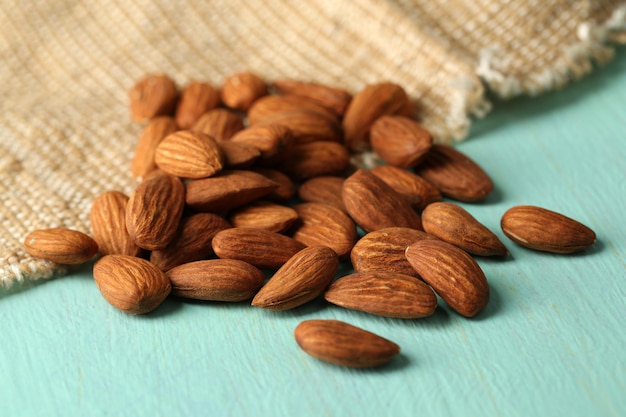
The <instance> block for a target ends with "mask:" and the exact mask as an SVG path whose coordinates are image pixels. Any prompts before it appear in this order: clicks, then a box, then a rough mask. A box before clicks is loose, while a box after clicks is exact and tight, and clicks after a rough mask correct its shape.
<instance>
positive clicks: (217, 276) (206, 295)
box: [166, 259, 265, 303]
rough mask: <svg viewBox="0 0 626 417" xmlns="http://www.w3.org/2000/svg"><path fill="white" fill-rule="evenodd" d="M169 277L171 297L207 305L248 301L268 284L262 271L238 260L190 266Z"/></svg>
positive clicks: (169, 273) (213, 260)
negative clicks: (207, 302)
mask: <svg viewBox="0 0 626 417" xmlns="http://www.w3.org/2000/svg"><path fill="white" fill-rule="evenodd" d="M166 275H167V277H168V278H169V280H170V281H171V282H172V295H175V296H178V297H184V298H192V299H195V300H206V301H226V302H233V303H235V302H240V301H245V300H249V299H251V298H252V297H254V295H255V294H256V293H257V291H259V289H260V288H261V287H262V286H263V284H264V283H265V275H264V274H263V272H261V270H259V269H258V268H255V267H254V266H252V265H250V264H249V263H246V262H243V261H238V260H235V259H209V260H205V261H197V262H190V263H186V264H183V265H179V266H177V267H175V268H172V269H170V270H169V271H167V273H166Z"/></svg>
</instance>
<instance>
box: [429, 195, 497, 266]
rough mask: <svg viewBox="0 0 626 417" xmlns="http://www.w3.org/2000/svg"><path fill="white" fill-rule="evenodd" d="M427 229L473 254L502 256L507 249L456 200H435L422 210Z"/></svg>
mask: <svg viewBox="0 0 626 417" xmlns="http://www.w3.org/2000/svg"><path fill="white" fill-rule="evenodd" d="M422 225H423V226H424V230H425V231H426V232H427V233H430V234H431V235H433V236H436V237H438V238H439V239H441V240H443V241H445V242H448V243H452V244H453V245H455V246H458V247H459V248H461V249H463V250H464V251H466V252H468V253H470V254H472V255H480V256H504V255H506V254H508V253H509V251H508V250H507V249H506V247H505V246H504V245H503V244H502V242H501V241H500V239H498V237H497V236H496V235H495V234H494V233H493V232H492V231H491V230H489V229H488V228H487V227H486V226H484V225H483V224H482V223H480V222H479V221H478V220H476V218H474V216H472V215H471V214H469V213H468V212H467V211H466V210H465V209H464V208H463V207H461V206H459V205H458V204H454V203H448V202H437V203H432V204H430V205H428V206H427V207H426V208H425V209H424V211H423V212H422Z"/></svg>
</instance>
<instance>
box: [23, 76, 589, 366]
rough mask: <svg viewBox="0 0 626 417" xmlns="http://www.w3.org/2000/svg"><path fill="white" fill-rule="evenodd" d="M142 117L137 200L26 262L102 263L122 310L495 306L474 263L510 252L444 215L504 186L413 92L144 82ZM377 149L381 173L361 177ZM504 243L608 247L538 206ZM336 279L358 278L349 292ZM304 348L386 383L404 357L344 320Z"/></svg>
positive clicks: (41, 243)
mask: <svg viewBox="0 0 626 417" xmlns="http://www.w3.org/2000/svg"><path fill="white" fill-rule="evenodd" d="M130 111H131V116H132V118H133V120H134V121H136V122H141V123H145V127H144V130H143V133H142V135H141V137H140V138H139V140H138V143H137V147H136V153H135V156H134V158H133V160H132V163H131V167H130V171H131V173H132V175H133V176H134V177H135V178H137V179H138V185H137V186H136V188H135V189H134V191H133V192H132V194H130V195H129V196H127V195H125V194H123V193H121V192H119V191H115V190H111V191H108V192H105V193H104V194H102V195H101V196H99V197H98V198H97V199H96V200H95V201H94V202H93V206H92V209H91V213H90V215H91V226H92V234H91V236H88V235H86V234H83V233H81V232H78V231H75V230H69V229H58V228H57V229H47V230H37V231H33V232H32V233H30V234H29V235H28V236H27V237H26V238H25V241H24V244H25V247H26V250H27V251H28V253H30V254H31V255H33V256H36V257H40V258H44V259H48V260H51V261H54V262H58V263H62V264H79V263H84V262H88V261H90V260H92V258H94V256H95V255H96V254H97V253H99V254H100V257H99V259H98V260H97V261H96V262H95V264H94V269H93V274H94V279H95V282H96V284H97V287H98V288H99V290H100V292H101V293H102V295H103V296H104V298H105V299H106V300H107V301H108V302H109V303H110V304H112V305H113V306H115V307H117V308H118V309H120V310H122V311H124V312H127V313H130V314H144V313H148V312H150V311H152V310H154V309H155V308H157V307H158V306H159V305H160V304H161V303H162V302H163V300H165V299H166V298H167V297H168V296H170V295H173V296H178V297H186V298H192V299H198V300H211V301H222V302H241V301H251V304H252V306H255V307H259V308H264V309H269V310H287V309H292V308H296V307H298V306H301V305H303V304H305V303H307V302H310V301H312V300H314V299H317V298H318V297H323V298H324V299H325V300H326V301H328V303H330V304H334V305H336V306H340V307H343V308H348V309H354V310H359V311H363V312H367V313H370V314H374V315H379V316H385V317H393V318H398V319H417V318H421V317H428V316H430V315H432V314H433V313H434V312H435V310H436V308H437V303H438V298H437V295H439V297H440V298H441V299H442V300H443V301H444V302H445V303H446V304H447V305H448V306H449V308H451V309H452V310H454V311H456V312H457V313H458V314H460V315H462V316H465V317H472V316H475V315H476V314H478V313H479V312H480V311H481V310H483V309H484V308H485V306H486V305H487V303H488V301H489V284H488V282H487V279H486V277H485V274H484V273H483V271H482V269H481V268H480V266H479V265H478V263H477V262H476V261H475V259H474V258H475V257H477V256H500V257H502V256H506V255H507V254H508V250H507V248H506V247H505V246H504V245H503V243H502V242H501V241H500V240H499V239H498V237H497V236H496V235H495V234H494V233H493V232H492V231H490V230H489V229H488V228H487V227H485V226H484V225H482V224H481V223H479V222H478V221H477V220H476V219H475V218H474V217H473V216H472V215H471V214H470V213H468V212H467V211H466V210H465V209H464V208H463V207H461V206H460V205H458V204H456V203H454V202H450V201H444V198H445V199H447V200H453V201H460V202H474V201H479V200H482V199H484V198H485V197H487V196H488V195H489V194H490V192H491V191H492V189H493V183H492V180H491V178H490V177H489V176H488V175H487V173H486V172H485V171H484V170H483V169H482V168H481V167H480V166H479V165H478V164H477V163H476V162H475V161H473V160H472V159H471V158H469V157H468V156H467V155H465V154H463V153H461V152H460V151H459V150H457V149H456V148H454V147H452V146H449V145H443V144H436V143H433V138H432V136H431V135H430V133H429V132H428V131H427V130H426V129H424V128H423V127H422V126H421V125H420V124H419V123H418V121H417V120H416V119H414V118H413V117H414V116H413V115H414V109H413V105H412V102H411V101H410V100H409V98H408V96H407V94H406V92H405V91H404V89H403V88H402V87H401V86H399V85H396V84H393V83H389V82H384V83H378V84H372V85H368V86H366V87H365V88H364V89H363V90H362V91H360V92H358V93H357V94H356V95H354V96H352V95H351V94H350V93H349V92H347V91H345V90H342V89H340V88H335V87H329V86H326V85H321V84H316V83H310V82H301V81H295V80H280V81H275V82H273V83H272V84H271V85H268V84H267V83H266V82H265V81H264V80H263V79H261V78H259V77H258V76H256V75H255V74H253V73H239V74H234V75H232V76H230V77H228V78H226V79H225V80H224V82H223V84H222V86H221V87H220V88H219V89H216V88H214V87H213V86H211V85H209V84H207V83H203V82H191V83H189V84H188V85H186V86H185V87H184V88H183V89H182V90H180V89H179V88H178V86H177V85H176V84H175V83H174V81H173V80H172V79H171V78H169V77H168V76H165V75H149V76H147V77H145V78H144V79H142V80H140V81H139V82H137V84H136V85H135V86H133V88H132V89H131V91H130ZM370 150H373V151H374V153H375V154H376V155H377V157H378V158H380V159H381V160H382V161H383V162H384V163H381V164H376V165H377V166H375V167H371V169H369V170H368V169H365V168H363V167H357V166H354V162H353V161H354V160H356V159H358V156H359V155H362V152H364V151H370ZM501 226H502V231H503V232H504V234H505V235H506V236H507V237H509V238H510V239H511V240H513V241H514V242H516V243H517V244H519V245H522V246H525V247H528V248H531V249H535V250H540V251H548V252H554V253H572V252H576V251H580V250H583V249H585V248H587V247H589V246H590V245H592V244H593V242H594V241H595V238H596V237H595V234H594V232H593V231H592V230H591V229H589V228H588V227H586V226H584V225H583V224H581V223H579V222H577V221H575V220H573V219H571V218H568V217H566V216H564V215H562V214H559V213H556V212H553V211H550V210H547V209H544V208H540V207H534V206H517V207H513V208H511V209H510V210H508V211H507V212H506V213H504V215H503V216H502V219H501ZM341 263H344V264H349V266H351V269H352V270H353V271H354V272H353V273H350V274H348V275H345V276H341V277H336V275H337V274H338V271H339V266H340V264H341ZM342 270H346V268H343V269H342ZM268 276H269V279H266V277H268ZM295 338H296V341H297V343H298V344H299V345H300V347H301V348H302V349H303V350H304V351H306V352H307V353H309V354H310V355H312V356H314V357H317V358H319V359H322V360H325V361H328V362H331V363H336V364H339V365H344V366H354V367H371V366H378V365H381V364H384V363H386V362H388V361H389V360H391V359H392V358H393V357H394V356H395V355H396V354H398V352H399V350H400V348H399V347H398V345H396V344H395V343H393V342H391V341H389V340H387V339H384V338H382V337H380V336H378V335H376V334H373V333H371V332H368V331H366V330H364V329H360V328H357V327H354V326H352V325H350V324H348V323H343V322H339V321H336V320H307V321H304V322H302V323H301V324H300V325H299V326H297V328H296V329H295Z"/></svg>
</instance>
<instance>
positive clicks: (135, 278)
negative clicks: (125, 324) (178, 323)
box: [93, 255, 172, 314]
mask: <svg viewBox="0 0 626 417" xmlns="http://www.w3.org/2000/svg"><path fill="white" fill-rule="evenodd" d="M93 278H94V281H95V282H96V285H97V286H98V289H99V290H100V293H101V294H102V296H103V297H104V298H105V299H106V300H107V301H108V302H109V303H110V304H111V305H112V306H113V307H115V308H117V309H119V310H122V311H123V312H125V313H129V314H145V313H149V312H151V311H153V310H154V309H155V308H157V307H158V306H159V305H160V304H161V303H162V302H163V300H165V298H167V296H168V295H169V294H170V291H171V289H172V287H171V284H170V280H169V279H168V278H167V277H166V276H165V274H164V273H163V272H162V271H161V270H160V269H159V268H157V267H156V266H154V265H152V264H151V263H150V262H148V261H146V260H145V259H142V258H137V257H134V256H128V255H107V256H104V257H102V258H100V259H99V260H98V261H97V262H96V263H95V265H94V267H93Z"/></svg>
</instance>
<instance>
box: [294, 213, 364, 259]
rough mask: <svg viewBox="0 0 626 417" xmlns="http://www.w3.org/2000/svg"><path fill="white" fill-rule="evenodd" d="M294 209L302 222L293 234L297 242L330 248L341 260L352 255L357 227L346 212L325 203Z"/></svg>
mask: <svg viewBox="0 0 626 417" xmlns="http://www.w3.org/2000/svg"><path fill="white" fill-rule="evenodd" d="M293 209H294V210H295V211H296V213H297V215H298V219H299V220H300V225H299V226H298V227H297V228H296V229H295V231H294V232H293V234H292V237H293V238H294V239H295V240H297V241H298V242H301V243H304V244H305V245H307V246H315V245H322V246H328V247H329V248H331V249H332V250H333V251H335V253H336V254H337V256H339V257H340V258H344V257H346V256H348V255H349V254H350V251H351V250H352V247H353V246H354V242H355V240H356V225H355V224H354V222H353V221H352V219H351V218H350V217H349V216H348V215H347V214H346V212H345V211H343V210H341V209H339V208H337V207H333V206H331V205H328V204H324V203H301V204H297V205H295V206H293Z"/></svg>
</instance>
